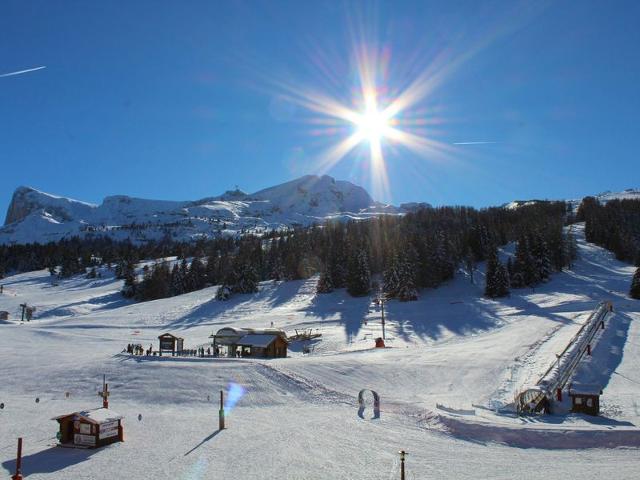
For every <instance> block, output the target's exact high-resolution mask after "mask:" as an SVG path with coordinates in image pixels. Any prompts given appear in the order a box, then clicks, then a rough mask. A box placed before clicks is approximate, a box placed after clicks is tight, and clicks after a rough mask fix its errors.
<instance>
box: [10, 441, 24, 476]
mask: <svg viewBox="0 0 640 480" xmlns="http://www.w3.org/2000/svg"><path fill="white" fill-rule="evenodd" d="M11 480H22V437H20V438H18V455H17V457H16V473H15V475H14V476H13V477H11Z"/></svg>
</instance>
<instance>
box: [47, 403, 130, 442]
mask: <svg viewBox="0 0 640 480" xmlns="http://www.w3.org/2000/svg"><path fill="white" fill-rule="evenodd" d="M123 418H124V417H123V416H122V415H119V414H117V413H116V412H114V411H113V410H109V409H108V408H104V407H102V408H94V409H93V410H84V411H81V412H73V413H68V414H66V415H60V416H59V417H55V418H52V419H51V420H57V421H58V423H59V424H60V431H59V433H58V439H59V440H60V444H59V445H61V446H63V447H76V448H98V447H103V446H105V445H109V444H111V443H115V442H122V441H124V431H123V427H122V419H123Z"/></svg>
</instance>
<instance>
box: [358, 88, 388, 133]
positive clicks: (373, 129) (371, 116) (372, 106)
mask: <svg viewBox="0 0 640 480" xmlns="http://www.w3.org/2000/svg"><path fill="white" fill-rule="evenodd" d="M365 105H366V107H365V110H364V112H363V113H359V114H355V115H354V118H353V119H352V122H353V123H354V124H355V126H356V129H357V130H356V135H357V136H358V137H359V139H360V141H362V140H366V141H368V142H369V144H371V145H373V144H377V145H379V144H380V142H381V141H382V139H383V138H384V137H388V136H389V135H390V134H391V132H392V126H391V118H390V115H389V114H388V113H387V112H386V111H385V110H382V111H381V110H378V105H377V101H376V97H375V95H374V94H368V95H367V96H366V97H365Z"/></svg>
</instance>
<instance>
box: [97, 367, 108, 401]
mask: <svg viewBox="0 0 640 480" xmlns="http://www.w3.org/2000/svg"><path fill="white" fill-rule="evenodd" d="M109 395H110V393H109V384H108V383H106V375H102V391H101V392H98V396H99V397H102V408H109Z"/></svg>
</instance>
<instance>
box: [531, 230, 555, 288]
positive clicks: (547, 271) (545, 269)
mask: <svg viewBox="0 0 640 480" xmlns="http://www.w3.org/2000/svg"><path fill="white" fill-rule="evenodd" d="M533 255H534V257H535V260H534V261H535V266H536V269H535V274H536V275H535V276H536V278H537V281H542V282H544V281H547V280H548V279H549V277H550V276H551V255H550V252H549V248H548V247H547V242H545V241H544V239H543V238H541V237H537V238H536V239H535V242H534V249H533ZM536 283H537V282H536Z"/></svg>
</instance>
